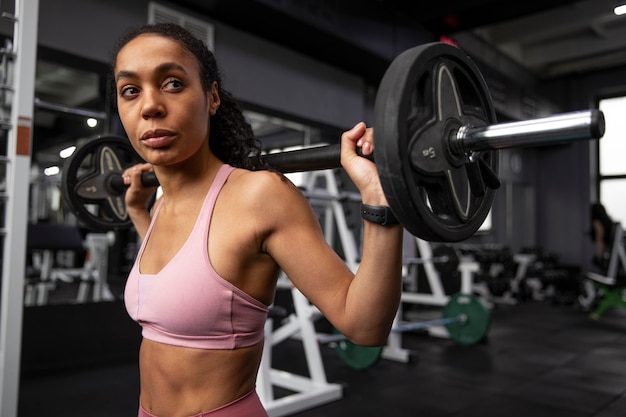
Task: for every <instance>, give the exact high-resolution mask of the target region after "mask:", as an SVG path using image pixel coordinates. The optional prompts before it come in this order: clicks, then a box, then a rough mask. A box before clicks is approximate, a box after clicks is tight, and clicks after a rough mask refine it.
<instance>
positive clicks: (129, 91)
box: [119, 87, 137, 97]
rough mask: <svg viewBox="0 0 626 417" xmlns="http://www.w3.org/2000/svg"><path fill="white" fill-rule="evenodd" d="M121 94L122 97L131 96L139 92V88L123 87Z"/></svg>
mask: <svg viewBox="0 0 626 417" xmlns="http://www.w3.org/2000/svg"><path fill="white" fill-rule="evenodd" d="M119 94H120V96H121V97H130V96H133V95H135V94H137V89H136V88H135V87H123V88H121V89H120V93H119Z"/></svg>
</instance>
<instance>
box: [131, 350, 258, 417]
mask: <svg viewBox="0 0 626 417" xmlns="http://www.w3.org/2000/svg"><path fill="white" fill-rule="evenodd" d="M262 351H263V342H260V343H258V344H256V345H254V346H251V347H245V348H239V349H234V350H207V349H194V348H187V347H180V346H172V345H166V344H162V343H158V342H153V341H150V340H146V339H144V340H143V342H142V344H141V349H140V352H139V368H140V379H141V394H140V396H141V406H142V407H143V408H144V410H146V411H147V412H149V413H150V414H153V415H155V416H159V417H188V416H193V415H196V414H200V413H203V412H207V411H210V410H213V409H215V408H218V407H220V406H223V405H225V404H228V403H230V402H232V401H234V400H236V399H238V398H240V397H242V396H243V395H245V394H247V393H248V392H250V391H251V390H252V389H253V388H254V386H255V384H256V375H257V371H258V368H259V363H260V361H261V353H262Z"/></svg>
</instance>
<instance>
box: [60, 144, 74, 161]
mask: <svg viewBox="0 0 626 417" xmlns="http://www.w3.org/2000/svg"><path fill="white" fill-rule="evenodd" d="M75 150H76V146H68V147H67V148H65V149H61V151H60V152H59V156H60V157H61V158H63V159H65V158H69V157H70V156H72V154H73V153H74V151H75Z"/></svg>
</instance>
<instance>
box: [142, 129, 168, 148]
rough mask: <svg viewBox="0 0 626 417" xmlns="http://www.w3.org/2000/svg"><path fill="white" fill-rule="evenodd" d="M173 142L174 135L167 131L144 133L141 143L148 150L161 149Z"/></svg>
mask: <svg viewBox="0 0 626 417" xmlns="http://www.w3.org/2000/svg"><path fill="white" fill-rule="evenodd" d="M173 141H174V134H173V133H172V132H167V131H154V132H147V133H145V134H144V135H143V136H142V138H141V142H142V143H143V144H144V145H145V146H148V147H150V148H163V147H165V146H169V145H170V144H171V143H172V142H173Z"/></svg>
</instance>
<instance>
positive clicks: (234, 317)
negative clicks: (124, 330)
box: [124, 164, 269, 349]
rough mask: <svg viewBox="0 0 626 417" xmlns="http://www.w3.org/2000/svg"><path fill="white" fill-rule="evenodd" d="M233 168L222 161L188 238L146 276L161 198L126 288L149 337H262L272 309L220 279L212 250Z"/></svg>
mask: <svg viewBox="0 0 626 417" xmlns="http://www.w3.org/2000/svg"><path fill="white" fill-rule="evenodd" d="M233 169H234V168H233V167H232V166H229V165H226V164H225V165H223V166H222V167H221V168H220V170H219V171H218V173H217V175H216V177H215V180H214V181H213V184H212V185H211V188H210V189H209V192H208V193H207V196H206V198H205V200H204V203H203V205H202V208H201V210H200V214H199V215H198V219H197V220H196V224H195V226H194V228H193V230H192V231H191V234H190V235H189V237H188V238H187V241H186V242H185V244H184V245H183V247H182V248H181V249H180V250H179V251H178V253H177V254H176V255H175V256H174V258H172V260H171V261H170V262H169V263H168V264H167V265H166V266H165V267H164V268H163V269H162V270H161V271H160V272H159V273H157V274H142V273H141V272H140V271H139V261H140V259H141V256H142V254H143V251H144V249H145V245H146V242H147V241H148V239H149V237H150V233H151V231H152V227H153V226H154V221H155V219H156V218H157V216H158V215H159V210H160V209H161V206H162V202H160V203H159V204H158V205H157V207H156V208H155V211H154V216H153V218H152V222H151V224H150V227H149V228H148V232H147V233H146V237H145V239H144V240H143V242H142V244H141V247H140V248H139V252H138V254H137V258H136V259H135V264H134V265H133V268H132V270H131V271H130V274H129V277H128V281H127V282H126V288H125V291H124V302H125V304H126V310H127V311H128V314H129V315H130V316H131V318H132V319H133V320H135V321H136V322H138V323H139V324H140V325H141V326H142V327H143V330H142V335H143V337H144V338H146V339H149V340H153V341H155V342H160V343H166V344H170V345H176V346H185V347H190V348H198V349H236V348H240V347H246V346H252V345H254V344H256V343H258V342H260V341H261V340H262V339H263V336H264V334H263V329H264V325H265V319H266V318H267V312H268V310H269V309H268V307H267V306H266V305H265V304H263V303H261V302H260V301H258V300H257V299H255V298H253V297H252V296H250V295H248V294H246V293H245V292H243V291H242V290H240V289H239V288H237V287H235V286H234V285H233V284H231V283H230V282H228V281H226V280H225V279H224V278H222V277H220V276H219V275H218V274H217V272H215V270H214V269H213V267H212V265H211V262H210V260H209V254H208V235H209V226H210V223H211V216H212V214H213V208H214V207H215V201H216V199H217V196H218V194H219V192H220V190H221V189H222V187H223V185H224V184H225V183H226V180H227V179H228V176H229V175H230V173H231V172H232V171H233Z"/></svg>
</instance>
